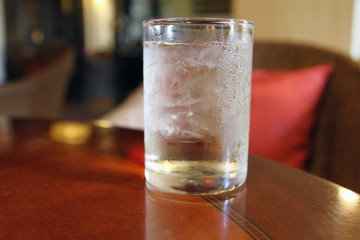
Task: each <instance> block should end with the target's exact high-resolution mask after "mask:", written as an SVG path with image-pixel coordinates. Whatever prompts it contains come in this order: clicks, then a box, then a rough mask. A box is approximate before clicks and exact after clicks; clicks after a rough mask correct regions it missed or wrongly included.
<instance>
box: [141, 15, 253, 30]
mask: <svg viewBox="0 0 360 240" xmlns="http://www.w3.org/2000/svg"><path fill="white" fill-rule="evenodd" d="M142 23H143V26H144V27H146V26H148V25H241V26H245V27H249V28H253V27H254V23H253V22H251V21H248V20H245V19H236V18H205V17H175V18H159V19H155V18H154V19H148V20H144V21H143V22H142Z"/></svg>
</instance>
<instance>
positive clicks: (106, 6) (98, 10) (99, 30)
mask: <svg viewBox="0 0 360 240" xmlns="http://www.w3.org/2000/svg"><path fill="white" fill-rule="evenodd" d="M82 3H83V9H84V13H83V14H84V30H85V49H86V51H87V52H88V53H91V54H92V53H97V52H111V51H113V50H114V47H115V0H83V1H82Z"/></svg>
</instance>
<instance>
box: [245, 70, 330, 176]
mask: <svg viewBox="0 0 360 240" xmlns="http://www.w3.org/2000/svg"><path fill="white" fill-rule="evenodd" d="M331 70H332V67H331V66H330V65H327V64H323V65H318V66H314V67H309V68H304V69H298V70H286V71H267V70H260V69H257V70H254V71H253V78H252V96H251V122H250V143H249V144H250V146H249V152H250V153H251V154H255V155H259V156H262V157H265V158H268V159H272V160H275V161H278V162H281V163H284V164H286V165H289V166H292V167H296V168H299V169H303V168H304V162H305V160H306V158H307V156H308V154H309V148H310V141H309V140H310V139H309V134H310V130H311V127H312V125H313V123H314V121H315V117H316V106H317V104H318V102H319V100H320V97H321V94H322V91H323V89H324V87H325V84H326V81H327V79H328V76H329V74H330V72H331Z"/></svg>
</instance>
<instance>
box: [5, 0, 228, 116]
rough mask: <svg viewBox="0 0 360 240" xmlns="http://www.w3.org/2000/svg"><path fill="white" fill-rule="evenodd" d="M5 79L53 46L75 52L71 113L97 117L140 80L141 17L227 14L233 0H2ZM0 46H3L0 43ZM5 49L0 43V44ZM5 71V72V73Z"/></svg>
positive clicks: (27, 70)
mask: <svg viewBox="0 0 360 240" xmlns="http://www.w3.org/2000/svg"><path fill="white" fill-rule="evenodd" d="M0 1H2V3H1V2H0V4H2V6H0V10H1V11H2V13H1V14H4V15H3V22H4V24H3V25H4V34H3V42H5V44H6V46H5V51H4V53H3V55H4V56H5V57H4V59H5V64H4V65H5V75H6V81H17V80H18V79H21V78H22V77H23V76H26V75H28V74H31V73H33V72H36V71H37V70H38V69H40V68H41V64H40V63H39V61H37V62H35V61H34V56H36V55H38V53H39V52H41V51H42V50H44V49H49V48H50V47H52V46H55V45H68V46H71V47H72V48H73V49H75V51H76V66H75V71H74V73H73V75H72V77H71V80H70V82H69V85H68V89H67V93H66V101H67V109H66V114H67V116H69V117H91V118H92V117H98V116H100V115H101V114H103V113H105V112H106V111H108V110H110V109H111V108H113V107H114V106H115V105H116V104H118V103H120V102H122V101H123V100H124V99H125V98H126V96H127V95H128V94H129V92H131V91H132V90H133V89H134V88H135V87H136V86H138V85H139V84H140V83H141V81H142V24H141V22H142V20H144V19H149V18H158V17H168V16H176V15H178V16H181V15H184V16H186V15H189V11H190V10H189V9H191V11H193V12H194V13H196V14H197V15H201V14H205V15H209V14H210V15H214V16H223V17H228V16H229V8H230V6H229V4H230V1H219V0H210V1H203V0H196V1H170V0H169V1H161V0H0ZM0 45H1V44H0ZM0 47H1V46H0ZM3 75H4V74H3Z"/></svg>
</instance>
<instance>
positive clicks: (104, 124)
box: [94, 119, 114, 128]
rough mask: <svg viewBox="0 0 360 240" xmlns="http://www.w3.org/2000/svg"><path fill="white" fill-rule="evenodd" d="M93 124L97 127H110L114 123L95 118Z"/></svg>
mask: <svg viewBox="0 0 360 240" xmlns="http://www.w3.org/2000/svg"><path fill="white" fill-rule="evenodd" d="M94 125H95V126H97V127H101V128H112V127H114V124H112V122H110V121H107V120H101V119H100V120H96V121H94Z"/></svg>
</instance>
